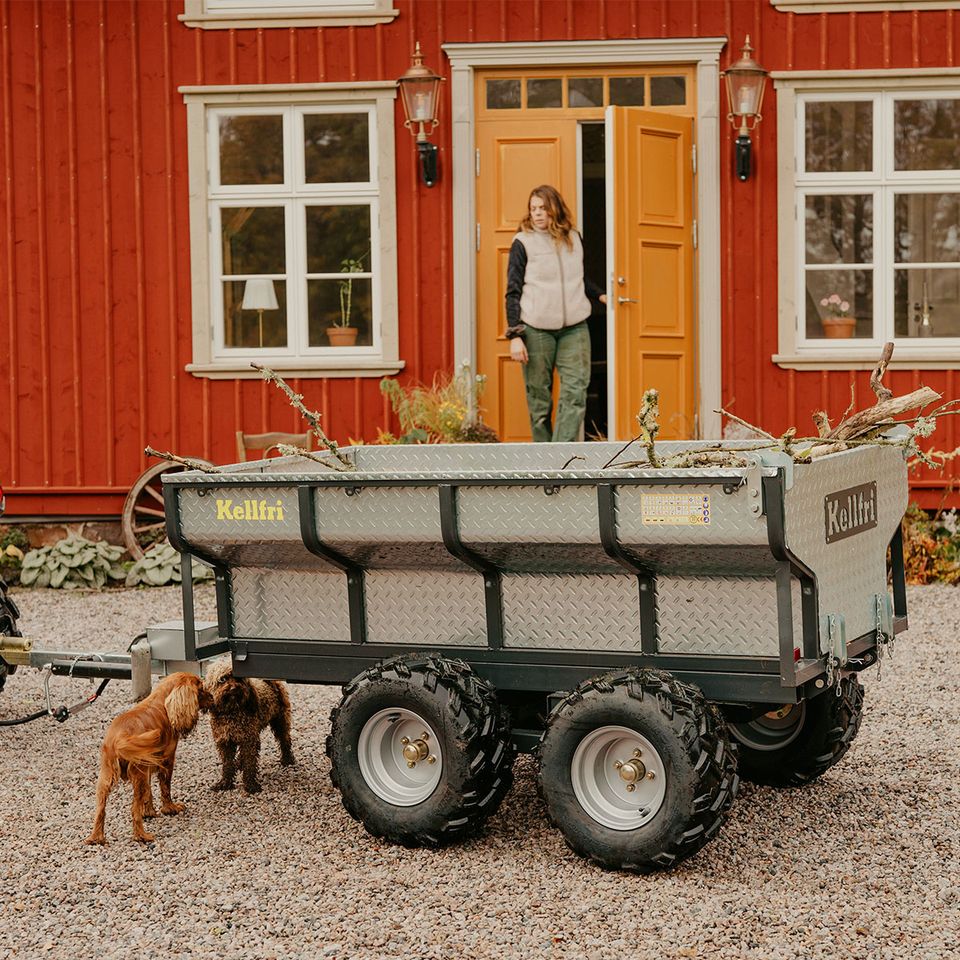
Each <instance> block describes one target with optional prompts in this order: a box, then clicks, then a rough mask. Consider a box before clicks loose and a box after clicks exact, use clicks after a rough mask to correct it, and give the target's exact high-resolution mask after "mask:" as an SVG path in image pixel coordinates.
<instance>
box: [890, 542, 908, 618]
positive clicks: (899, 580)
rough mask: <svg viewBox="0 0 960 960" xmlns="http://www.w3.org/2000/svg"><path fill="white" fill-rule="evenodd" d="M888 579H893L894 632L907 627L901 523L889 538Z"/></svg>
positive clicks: (905, 579) (905, 581)
mask: <svg viewBox="0 0 960 960" xmlns="http://www.w3.org/2000/svg"><path fill="white" fill-rule="evenodd" d="M890 579H891V580H892V581H893V617H894V629H893V632H894V634H898V633H900V632H902V631H903V630H906V629H907V577H906V571H905V570H904V565H903V524H902V523H898V524H897V529H896V530H895V531H894V534H893V536H892V537H891V538H890Z"/></svg>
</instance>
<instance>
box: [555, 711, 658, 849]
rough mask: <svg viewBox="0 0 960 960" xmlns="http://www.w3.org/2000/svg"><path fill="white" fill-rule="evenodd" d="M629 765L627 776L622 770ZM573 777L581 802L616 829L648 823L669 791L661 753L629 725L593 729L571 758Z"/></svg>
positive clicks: (585, 807) (574, 790)
mask: <svg viewBox="0 0 960 960" xmlns="http://www.w3.org/2000/svg"><path fill="white" fill-rule="evenodd" d="M618 764H619V765H620V766H619V767H618ZM626 764H631V766H630V768H629V769H628V770H627V771H626V772H627V773H629V776H627V777H626V779H625V775H624V774H622V773H621V769H622V768H623V766H624V765H626ZM635 775H636V779H632V778H633V777H634V776H635ZM570 780H571V782H572V784H573V792H574V794H575V796H576V798H577V800H578V801H579V802H580V806H581V807H583V809H584V810H585V811H586V812H587V814H588V815H589V816H590V817H591V819H593V820H596V821H597V823H599V824H602V825H603V826H605V827H609V828H610V829H611V830H636V829H637V828H638V827H642V826H643V825H644V824H646V823H649V822H650V821H651V820H652V819H653V818H654V817H655V816H656V815H657V813H658V811H659V810H660V807H661V806H662V805H663V798H664V796H665V794H666V792H667V776H666V770H665V768H664V765H663V760H662V759H661V757H660V754H659V753H658V752H657V751H656V749H655V748H654V746H653V744H652V743H651V742H650V741H649V740H648V739H647V738H646V737H644V736H643V735H642V734H639V733H637V731H636V730H631V729H630V728H629V727H615V726H610V727H598V728H597V729H596V730H594V731H592V732H591V733H588V734H587V736H585V737H584V738H583V740H581V741H580V744H579V746H578V747H577V749H576V750H575V751H574V754H573V759H572V760H571V761H570ZM630 786H632V787H633V788H634V789H633V790H629V789H628V787H630Z"/></svg>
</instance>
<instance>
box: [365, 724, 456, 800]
mask: <svg viewBox="0 0 960 960" xmlns="http://www.w3.org/2000/svg"><path fill="white" fill-rule="evenodd" d="M357 761H358V763H359V766H360V773H361V774H362V775H363V779H364V780H365V781H366V784H367V786H368V787H369V788H370V789H371V790H372V791H373V792H374V793H375V794H376V795H377V796H378V797H380V799H381V800H386V801H387V803H391V804H393V805H394V806H398V807H412V806H415V805H416V804H418V803H423V801H424V800H426V799H427V798H428V797H430V796H431V795H432V794H433V792H434V790H436V788H437V784H439V783H440V777H441V774H442V768H443V755H442V752H441V749H440V743H439V742H438V739H437V734H436V732H435V731H434V729H433V728H432V727H431V726H430V725H429V724H428V723H427V722H426V721H425V720H424V718H423V717H421V716H420V715H419V714H417V713H414V712H413V711H412V710H407V709H406V708H404V707H393V708H389V709H386V710H380V711H378V712H377V713H375V714H374V715H373V716H372V717H371V718H370V719H369V720H368V721H367V722H366V723H365V724H364V725H363V729H362V730H361V731H360V737H359V740H358V742H357ZM423 761H426V762H425V763H424V762H423Z"/></svg>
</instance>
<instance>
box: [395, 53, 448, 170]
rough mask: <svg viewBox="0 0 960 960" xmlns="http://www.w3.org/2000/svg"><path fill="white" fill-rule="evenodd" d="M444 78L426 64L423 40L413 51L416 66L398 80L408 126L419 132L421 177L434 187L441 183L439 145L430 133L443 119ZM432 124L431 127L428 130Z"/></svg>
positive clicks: (418, 150) (411, 129)
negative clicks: (439, 97)
mask: <svg viewBox="0 0 960 960" xmlns="http://www.w3.org/2000/svg"><path fill="white" fill-rule="evenodd" d="M442 79H443V77H440V76H438V75H437V74H435V73H434V72H433V71H432V70H431V69H430V68H429V67H425V66H424V65H423V55H422V54H421V53H420V42H419V41H417V48H416V50H414V52H413V65H412V66H411V67H410V68H409V69H408V70H407V72H406V73H405V74H404V75H403V76H402V77H401V78H400V79H399V80H398V81H397V86H399V87H400V95H401V98H402V99H403V111H404V113H406V115H407V119H406V120H405V121H404V124H403V125H404V126H405V127H407V129H409V131H410V132H411V133H413V134H415V135H416V138H417V152H418V153H419V154H420V176H421V178H422V179H423V182H424V183H425V184H426V185H427V186H428V187H432V186H433V185H434V184H435V183H436V182H437V146H436V144H434V143H430V141H429V140H428V139H427V135H428V134H430V133H433V130H434V128H435V127H436V125H437V124H438V123H439V122H440V121H439V120H438V119H437V91H438V90H439V88H440V81H441V80H442ZM428 124H429V129H425V128H426V126H427V125H428Z"/></svg>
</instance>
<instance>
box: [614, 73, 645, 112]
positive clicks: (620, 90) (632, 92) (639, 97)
mask: <svg viewBox="0 0 960 960" xmlns="http://www.w3.org/2000/svg"><path fill="white" fill-rule="evenodd" d="M610 102H611V103H612V104H613V105H614V106H615V107H642V106H643V77H611V78H610Z"/></svg>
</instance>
